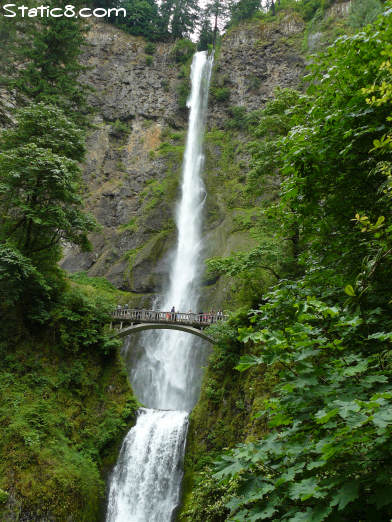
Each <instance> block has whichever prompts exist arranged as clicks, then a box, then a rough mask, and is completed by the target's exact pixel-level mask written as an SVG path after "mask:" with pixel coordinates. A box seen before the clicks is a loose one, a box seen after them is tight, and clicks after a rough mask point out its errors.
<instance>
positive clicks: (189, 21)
mask: <svg viewBox="0 0 392 522" xmlns="http://www.w3.org/2000/svg"><path fill="white" fill-rule="evenodd" d="M160 16H161V22H160V23H161V33H162V34H169V35H170V37H171V38H172V39H174V40H176V39H177V38H185V37H189V36H190V35H191V34H192V33H193V32H194V30H195V28H196V24H197V22H198V19H199V5H198V2H197V0H167V1H166V2H162V4H161V6H160Z"/></svg>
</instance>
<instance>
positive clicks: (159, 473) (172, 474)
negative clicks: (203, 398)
mask: <svg viewBox="0 0 392 522" xmlns="http://www.w3.org/2000/svg"><path fill="white" fill-rule="evenodd" d="M187 418H188V415H187V413H186V412H182V411H157V410H147V409H144V408H142V409H141V410H140V412H139V418H138V422H137V425H136V427H135V428H134V429H132V430H130V431H129V433H128V435H127V436H126V438H125V440H124V442H123V445H122V448H121V452H120V456H119V459H118V463H117V465H116V468H115V471H114V475H113V480H112V483H113V487H112V488H111V490H110V495H109V506H108V517H107V521H108V522H129V521H132V522H147V521H151V522H153V521H154V522H167V521H170V520H172V518H173V515H174V510H175V508H176V506H177V505H178V502H179V493H180V485H181V480H182V458H183V455H184V447H185V439H186V431H187V428H188V422H187Z"/></svg>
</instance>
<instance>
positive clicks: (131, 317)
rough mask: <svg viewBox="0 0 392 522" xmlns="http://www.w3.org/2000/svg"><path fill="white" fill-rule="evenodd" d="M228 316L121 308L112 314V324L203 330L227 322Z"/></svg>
mask: <svg viewBox="0 0 392 522" xmlns="http://www.w3.org/2000/svg"><path fill="white" fill-rule="evenodd" d="M227 319H228V316H227V315H224V314H223V313H213V314H211V313H202V314H194V313H191V312H189V313H183V312H174V313H172V312H161V311H157V310H131V309H129V308H119V309H117V310H115V311H114V312H113V314H112V322H113V323H120V328H122V324H123V323H127V324H129V323H131V324H135V325H136V324H148V323H153V324H171V325H173V326H175V325H178V326H191V327H193V328H197V329H198V330H202V329H203V328H206V327H208V326H210V325H211V324H214V323H218V322H221V321H226V320H227Z"/></svg>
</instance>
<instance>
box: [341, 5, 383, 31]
mask: <svg viewBox="0 0 392 522" xmlns="http://www.w3.org/2000/svg"><path fill="white" fill-rule="evenodd" d="M380 13H382V3H381V2H380V1H379V0H355V1H354V2H353V3H352V6H351V11H350V16H349V23H350V26H351V27H352V28H353V29H354V30H358V29H361V28H362V27H364V26H365V25H367V24H370V23H372V22H374V21H375V19H376V18H377V16H378V15H379V14H380Z"/></svg>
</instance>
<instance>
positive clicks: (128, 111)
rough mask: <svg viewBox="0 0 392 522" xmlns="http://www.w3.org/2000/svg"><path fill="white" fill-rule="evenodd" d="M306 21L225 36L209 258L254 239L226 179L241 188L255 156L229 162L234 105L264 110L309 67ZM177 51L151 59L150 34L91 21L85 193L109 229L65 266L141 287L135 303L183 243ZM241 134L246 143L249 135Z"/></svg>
mask: <svg viewBox="0 0 392 522" xmlns="http://www.w3.org/2000/svg"><path fill="white" fill-rule="evenodd" d="M303 28H304V24H303V22H302V21H301V19H300V18H298V17H294V16H291V15H286V16H284V17H282V18H281V19H280V20H277V21H276V22H274V23H273V24H268V25H266V24H263V23H262V22H260V21H258V22H252V23H248V24H243V25H242V26H240V27H237V28H235V29H232V30H231V31H230V32H229V33H228V34H227V35H226V36H225V38H224V39H223V41H222V45H221V48H220V50H219V52H218V54H217V57H216V62H215V70H214V77H213V83H212V89H211V91H212V95H211V97H210V111H209V120H208V128H209V131H210V132H209V133H208V134H207V137H206V169H205V170H206V172H205V182H206V185H207V192H208V201H207V205H206V225H205V234H206V238H207V245H206V252H205V254H206V255H224V254H228V253H230V252H231V251H232V250H236V249H238V248H243V247H244V248H245V247H247V246H248V244H249V239H248V238H247V237H246V235H245V234H241V232H240V231H238V230H233V216H234V214H235V212H234V211H232V210H230V209H228V194H227V193H224V192H225V191H224V186H226V188H227V189H230V190H232V188H233V183H241V180H240V179H239V178H240V171H241V168H242V167H243V166H244V165H246V163H247V161H248V160H247V155H246V153H244V154H234V156H233V157H232V161H231V164H232V166H233V165H234V166H235V168H231V169H229V172H228V171H227V169H226V167H225V161H226V160H227V157H226V156H227V154H226V153H225V147H226V146H227V145H228V136H227V133H226V131H225V125H226V122H227V120H228V118H230V111H229V109H230V107H233V106H243V107H245V108H246V110H253V109H256V108H260V107H262V106H263V104H264V103H265V102H266V100H268V99H269V98H271V97H272V96H273V91H274V89H275V88H276V87H277V86H296V85H298V82H299V79H300V77H301V76H302V72H303V67H304V62H303V58H302V57H301V55H300V52H299V50H298V49H299V45H298V42H299V41H300V40H301V39H302V34H303ZM172 51H173V45H172V44H158V45H157V47H156V52H155V54H154V56H153V59H152V62H151V60H150V61H148V60H147V59H146V53H145V42H144V41H143V39H141V38H136V37H133V36H130V35H127V34H124V33H122V32H121V31H118V30H117V29H115V28H113V27H112V26H109V25H106V24H103V23H99V22H98V23H94V24H92V26H91V28H90V31H89V33H88V43H87V46H86V50H85V53H84V56H83V63H84V64H85V65H86V66H87V67H88V69H87V71H86V73H85V81H86V82H87V83H88V84H89V85H91V86H92V87H93V92H92V93H91V95H90V99H89V102H90V105H91V106H92V107H93V110H94V118H93V121H92V129H91V132H90V134H89V137H88V141H87V150H88V153H87V157H86V161H85V165H84V178H85V182H86V186H87V193H86V195H85V198H86V201H87V205H88V208H89V209H90V210H91V211H92V212H93V213H94V215H95V216H96V218H97V220H98V221H99V223H100V224H101V226H102V229H101V230H100V231H99V232H97V233H95V234H93V235H92V237H91V240H92V244H93V251H92V252H91V253H88V254H82V253H79V252H77V251H76V250H75V249H72V248H66V252H65V256H64V259H63V262H62V266H63V267H64V268H65V269H67V270H69V271H71V272H74V271H80V270H85V271H87V272H88V274H89V275H92V276H105V277H107V278H108V279H109V281H111V282H112V283H113V284H115V285H116V286H117V287H118V288H121V289H126V290H129V291H131V292H133V293H134V296H135V304H136V303H138V304H146V305H147V304H148V303H149V301H150V300H151V299H152V297H153V296H155V295H156V294H159V293H160V292H161V291H162V286H163V284H164V281H165V279H166V275H167V270H168V253H169V252H170V249H171V247H172V246H173V243H174V241H175V226H174V220H173V217H174V211H175V201H176V199H177V195H178V179H179V175H180V170H181V159H182V153H183V145H184V139H185V133H186V123H187V113H186V111H185V110H182V109H180V104H179V96H178V94H177V92H178V90H179V86H180V85H181V82H183V81H184V79H183V75H184V72H183V70H181V66H180V65H179V64H177V63H176V62H175V60H174V58H173V53H172ZM217 87H218V88H219V87H224V88H226V89H227V90H229V97H228V98H227V99H225V100H224V101H222V100H219V99H218V98H217V97H215V96H214V88H215V89H216V88H217ZM219 133H220V134H219ZM230 139H231V138H230ZM233 139H234V138H233ZM234 141H236V142H237V143H238V144H239V143H240V142H241V136H238V135H237V136H236V137H235V139H234ZM226 192H227V191H226ZM234 206H236V205H234ZM212 283H215V281H212V282H211V281H206V284H207V287H206V289H205V290H206V292H205V294H206V295H205V297H206V300H208V295H209V294H211V293H212V292H214V293H215V292H216V289H217V285H216V284H215V285H214V286H213V287H211V284H212ZM218 286H219V284H218ZM221 286H222V285H221ZM223 286H224V285H223ZM223 294H224V293H223ZM223 294H222V296H221V298H220V301H222V300H224V295H223Z"/></svg>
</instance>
